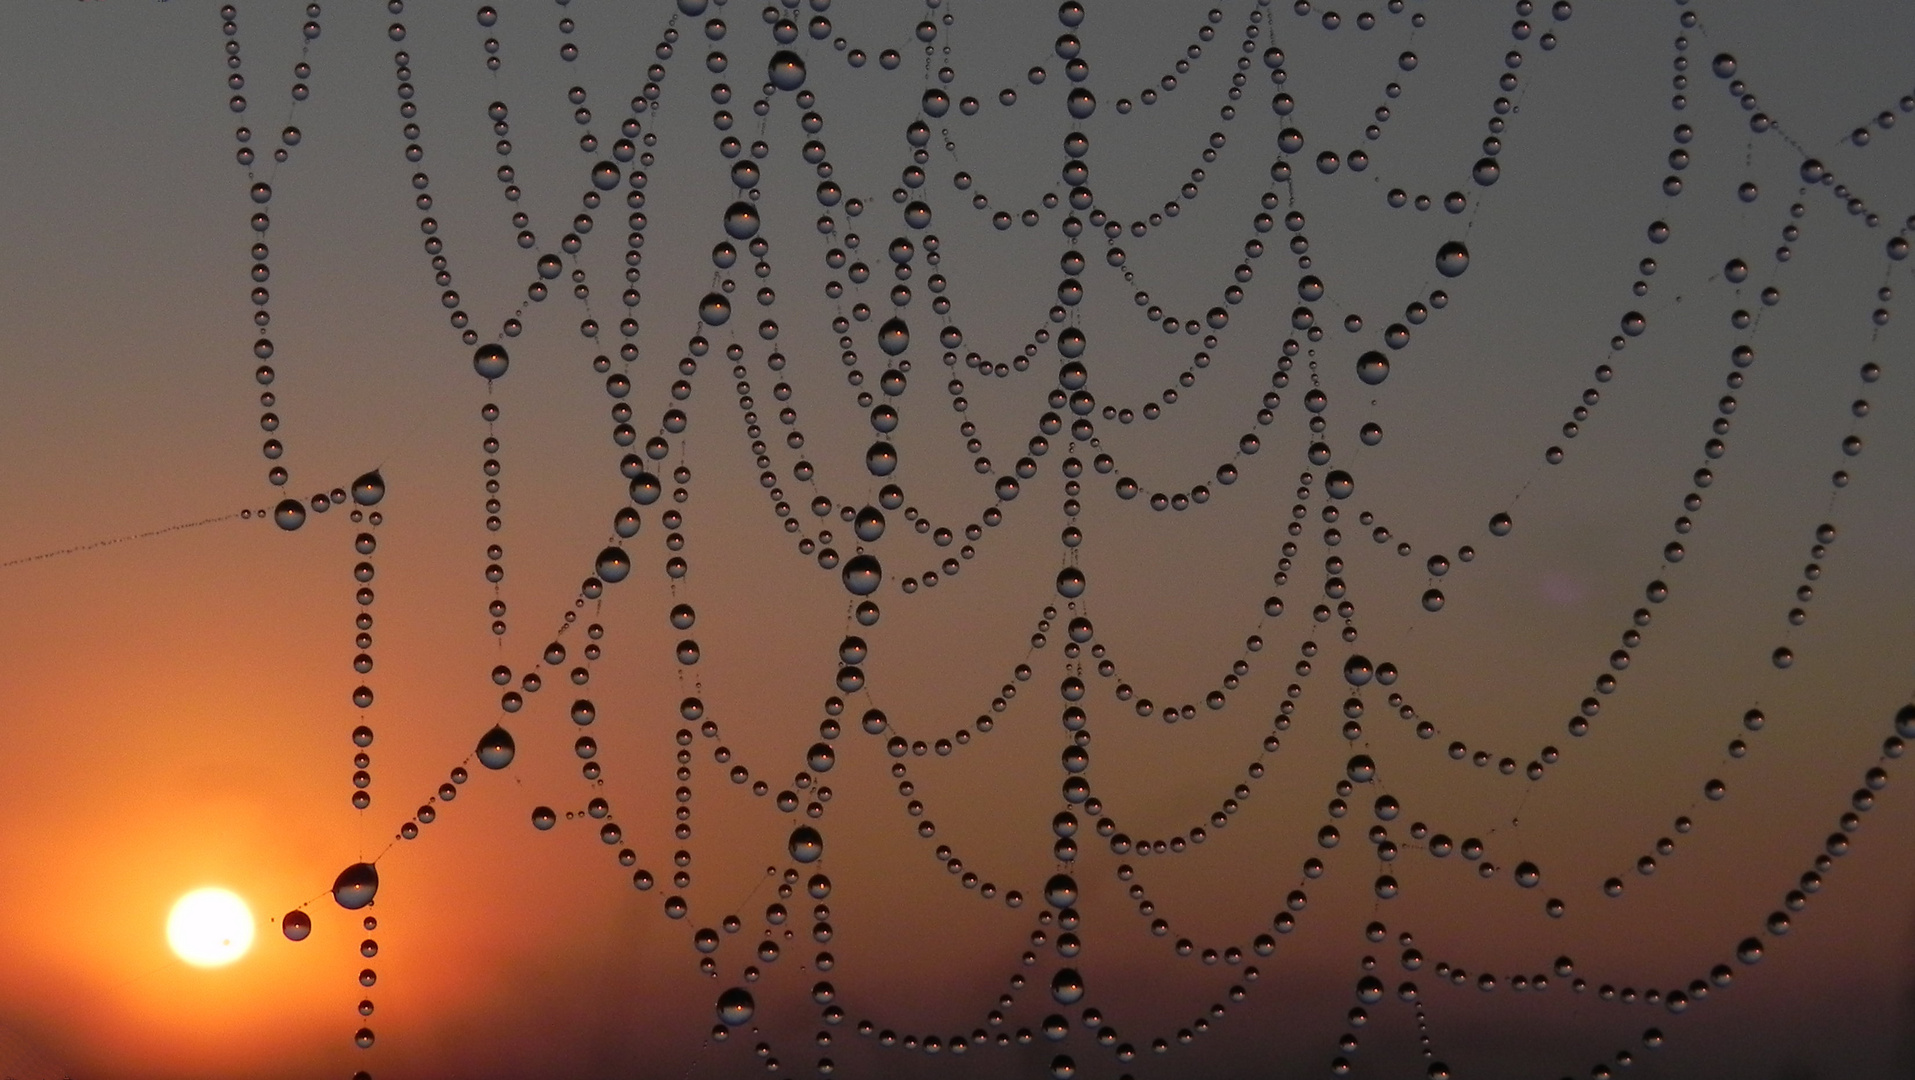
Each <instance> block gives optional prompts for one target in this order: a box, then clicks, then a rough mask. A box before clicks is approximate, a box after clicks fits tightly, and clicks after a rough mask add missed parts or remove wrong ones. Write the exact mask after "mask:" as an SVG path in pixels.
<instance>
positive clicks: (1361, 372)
mask: <svg viewBox="0 0 1915 1080" xmlns="http://www.w3.org/2000/svg"><path fill="white" fill-rule="evenodd" d="M1356 377H1357V378H1359V379H1362V380H1363V381H1364V382H1365V383H1367V384H1368V385H1370V386H1375V385H1377V384H1378V383H1381V382H1382V381H1383V380H1384V379H1387V378H1389V377H1390V358H1389V357H1387V356H1384V355H1383V354H1382V353H1380V352H1366V353H1364V354H1363V355H1362V356H1361V357H1358V358H1357V362H1356Z"/></svg>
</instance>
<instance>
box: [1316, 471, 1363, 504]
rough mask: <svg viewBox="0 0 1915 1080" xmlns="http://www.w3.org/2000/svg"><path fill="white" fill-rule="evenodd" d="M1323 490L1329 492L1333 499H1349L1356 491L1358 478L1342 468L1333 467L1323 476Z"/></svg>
mask: <svg viewBox="0 0 1915 1080" xmlns="http://www.w3.org/2000/svg"><path fill="white" fill-rule="evenodd" d="M1323 490H1324V491H1326V492H1328V493H1329V495H1330V497H1331V498H1332V499H1347V498H1349V497H1350V496H1351V495H1354V494H1355V493H1356V480H1355V478H1353V477H1351V475H1350V474H1349V473H1347V472H1344V471H1343V470H1342V469H1332V470H1331V471H1330V473H1329V474H1328V475H1327V476H1325V477H1324V478H1323Z"/></svg>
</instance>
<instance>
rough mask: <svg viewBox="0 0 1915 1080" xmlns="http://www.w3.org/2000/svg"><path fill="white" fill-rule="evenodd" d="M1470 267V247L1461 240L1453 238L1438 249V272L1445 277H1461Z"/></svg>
mask: <svg viewBox="0 0 1915 1080" xmlns="http://www.w3.org/2000/svg"><path fill="white" fill-rule="evenodd" d="M1468 269H1469V248H1466V247H1464V246H1463V242H1462V241H1461V240H1451V241H1450V242H1449V243H1447V244H1444V245H1443V246H1442V247H1440V248H1438V249H1436V272H1437V273H1439V274H1442V275H1443V276H1444V277H1459V276H1461V275H1462V273H1463V271H1465V270H1468Z"/></svg>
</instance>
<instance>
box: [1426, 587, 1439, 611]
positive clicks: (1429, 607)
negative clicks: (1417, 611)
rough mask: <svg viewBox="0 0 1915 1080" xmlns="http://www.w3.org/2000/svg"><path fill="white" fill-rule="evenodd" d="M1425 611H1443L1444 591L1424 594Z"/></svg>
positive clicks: (1430, 591)
mask: <svg viewBox="0 0 1915 1080" xmlns="http://www.w3.org/2000/svg"><path fill="white" fill-rule="evenodd" d="M1423 610H1424V611H1441V610H1443V590H1441V589H1431V590H1429V591H1428V592H1425V593H1424V594H1423Z"/></svg>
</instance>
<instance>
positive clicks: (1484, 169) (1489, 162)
mask: <svg viewBox="0 0 1915 1080" xmlns="http://www.w3.org/2000/svg"><path fill="white" fill-rule="evenodd" d="M1502 175H1503V167H1502V165H1500V164H1498V163H1497V161H1496V159H1495V158H1493V157H1486V158H1483V159H1481V160H1479V161H1478V162H1477V163H1476V166H1475V167H1474V168H1472V169H1471V170H1470V179H1472V180H1474V181H1476V182H1477V183H1478V184H1480V185H1482V186H1483V187H1488V186H1490V185H1491V184H1494V183H1495V182H1496V179H1497V178H1498V177H1500V176H1502Z"/></svg>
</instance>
